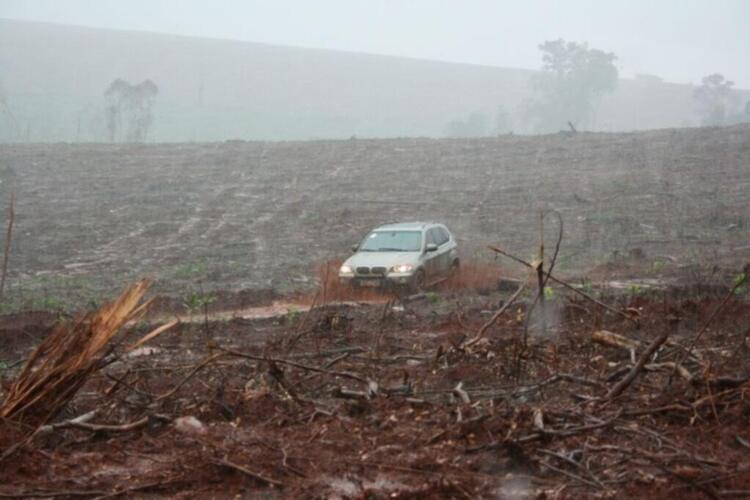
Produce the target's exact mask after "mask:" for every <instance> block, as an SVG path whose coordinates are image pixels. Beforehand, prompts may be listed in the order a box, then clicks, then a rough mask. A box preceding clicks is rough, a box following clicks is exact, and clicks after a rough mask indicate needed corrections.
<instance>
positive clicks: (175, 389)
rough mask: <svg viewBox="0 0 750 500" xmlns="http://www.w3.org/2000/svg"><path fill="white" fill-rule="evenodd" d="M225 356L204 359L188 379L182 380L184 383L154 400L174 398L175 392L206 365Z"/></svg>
mask: <svg viewBox="0 0 750 500" xmlns="http://www.w3.org/2000/svg"><path fill="white" fill-rule="evenodd" d="M223 355H224V353H219V354H214V355H213V356H209V357H208V358H206V359H204V360H203V362H201V363H200V364H198V365H197V366H196V367H195V368H193V369H192V370H191V371H190V373H188V375H187V377H185V378H184V379H182V381H181V382H180V383H179V384H177V385H176V386H174V387H173V388H172V389H171V390H169V391H167V392H165V393H164V394H162V395H161V396H157V397H156V398H154V402H157V401H162V400H164V399H167V398H168V397H170V396H172V395H173V394H174V393H175V392H177V391H178V390H179V389H180V387H182V386H183V385H185V384H186V383H187V382H188V380H190V379H191V378H193V376H194V375H195V374H196V373H198V372H199V371H200V370H201V369H202V368H204V367H205V366H206V365H208V364H209V363H211V362H212V361H214V360H216V359H218V358H220V357H221V356H223Z"/></svg>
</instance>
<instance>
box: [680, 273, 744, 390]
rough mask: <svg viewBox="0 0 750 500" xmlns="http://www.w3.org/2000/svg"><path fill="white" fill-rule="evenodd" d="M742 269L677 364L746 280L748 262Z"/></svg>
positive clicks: (690, 352) (692, 347) (681, 361)
mask: <svg viewBox="0 0 750 500" xmlns="http://www.w3.org/2000/svg"><path fill="white" fill-rule="evenodd" d="M742 271H743V274H742V279H740V280H738V281H737V282H736V283H735V284H734V286H733V287H732V289H731V290H729V292H728V293H727V294H726V296H725V297H724V300H722V301H721V304H719V306H718V307H717V308H716V309H714V312H712V313H711V316H709V317H708V319H707V320H706V322H705V323H703V326H702V327H701V329H700V330H698V333H696V334H695V336H694V337H693V340H692V341H691V342H690V346H689V347H688V348H687V350H686V351H685V354H684V355H683V356H682V358H681V359H680V361H679V362H678V363H677V365H681V364H682V363H684V362H685V360H686V359H687V358H688V357H689V356H690V355H692V353H693V349H694V348H695V344H696V343H697V342H698V341H699V340H700V338H701V337H702V336H703V334H704V333H705V332H706V330H707V329H708V326H709V325H710V324H711V323H712V322H713V320H714V319H716V316H718V315H719V313H720V312H721V310H722V309H724V306H726V305H727V302H729V299H731V298H732V297H733V296H734V294H735V293H736V292H737V290H738V289H739V288H740V287H741V286H743V285H744V284H745V283H746V282H747V280H748V274H750V264H745V267H744V269H743V270H742ZM677 365H676V366H675V369H674V371H673V372H672V375H671V376H670V377H669V378H670V381H671V379H672V377H674V374H675V373H676V372H677Z"/></svg>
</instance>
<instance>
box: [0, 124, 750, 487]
mask: <svg viewBox="0 0 750 500" xmlns="http://www.w3.org/2000/svg"><path fill="white" fill-rule="evenodd" d="M0 152H2V155H1V156H0V162H2V167H3V170H2V172H0V176H2V183H1V184H0V191H2V194H3V195H4V196H7V195H8V194H9V192H10V191H11V190H12V191H14V192H15V193H16V196H17V200H18V203H17V207H16V213H17V217H16V221H15V222H16V225H15V233H14V234H15V236H14V238H13V240H12V254H11V260H10V267H9V281H8V283H7V290H6V297H5V300H4V302H3V307H5V308H6V311H7V310H11V311H13V312H12V313H10V314H3V315H0V377H2V380H3V385H2V389H0V400H2V398H3V397H4V395H5V394H6V392H7V386H8V384H9V383H10V382H11V381H12V380H13V379H14V377H16V376H17V375H18V373H19V371H20V369H21V367H22V366H23V361H24V359H25V358H26V357H27V356H28V355H29V354H30V353H31V352H32V350H33V349H34V347H35V346H36V345H38V344H39V342H40V341H41V339H43V338H44V337H45V336H46V335H47V334H48V333H49V331H50V329H51V328H52V327H53V325H55V324H58V323H59V322H62V321H66V320H70V319H71V318H72V317H74V315H75V313H74V312H73V311H74V310H75V309H76V308H80V307H86V306H88V307H94V306H96V305H97V304H100V303H101V302H102V301H103V300H106V298H107V297H111V296H112V294H113V293H114V292H115V291H117V290H118V289H120V288H122V287H123V286H124V284H126V283H128V282H129V281H130V280H132V279H135V278H136V277H141V276H143V275H152V276H153V277H154V278H155V279H156V282H155V285H154V288H153V291H152V295H153V296H156V297H157V300H156V302H155V303H154V306H153V308H152V311H151V313H150V315H149V316H147V317H146V319H145V320H144V321H142V322H140V323H138V324H135V325H130V326H129V327H128V329H127V332H125V334H124V335H125V337H124V338H121V339H120V341H121V342H120V343H119V344H118V347H117V348H116V349H115V351H114V352H115V354H116V355H117V357H116V358H115V359H114V362H113V363H111V364H109V365H107V366H106V367H105V368H103V369H102V370H100V371H98V372H97V373H95V374H94V375H93V376H92V377H91V378H90V379H89V380H88V381H87V383H86V385H85V386H84V387H83V388H82V389H81V390H80V391H79V392H78V393H77V394H76V396H75V398H74V399H73V400H72V402H71V404H69V405H67V406H66V407H65V409H64V411H63V412H62V413H60V414H58V415H55V417H54V419H52V421H51V423H54V424H56V425H55V426H53V427H52V428H50V429H48V430H47V431H46V432H44V433H41V434H37V435H36V436H35V437H34V438H33V439H29V440H25V441H24V440H23V438H24V436H28V435H29V433H30V432H31V431H33V429H29V428H28V426H27V425H26V424H24V422H17V421H13V420H3V421H1V422H0V457H1V458H0V496H2V497H40V498H49V497H59V498H82V497H84V498H85V497H100V498H107V497H120V496H138V497H141V496H167V497H173V498H196V497H211V496H213V497H218V498H226V497H229V496H233V497H236V496H239V497H241V498H242V497H248V498H256V497H259V496H260V497H265V498H298V497H317V498H385V497H389V498H413V497H440V498H443V497H449V498H476V497H480V498H497V497H499V498H534V497H543V498H580V497H619V498H631V497H664V498H667V497H675V496H680V497H684V498H724V497H727V498H731V497H743V496H750V484H749V483H750V458H748V457H749V456H750V455H749V454H750V433H748V429H749V428H750V426H749V425H748V424H749V423H750V422H748V419H749V418H750V406H748V403H747V398H746V394H747V391H748V389H750V365H748V359H750V341H749V340H748V336H749V335H750V322H749V320H750V314H749V313H750V303H748V295H747V286H746V284H742V282H741V279H742V276H743V273H742V268H743V266H744V265H745V263H746V262H747V261H750V245H748V241H747V230H748V217H749V216H750V207H749V206H748V203H750V202H749V201H748V200H749V198H748V197H747V196H746V192H747V191H748V187H750V175H748V163H747V158H749V157H750V128H747V127H733V128H726V129H696V130H665V131H654V132H644V133H636V134H616V135H615V134H578V135H574V136H569V135H556V136H548V137H541V138H525V137H500V138H493V139H478V140H427V139H399V140H382V141H369V140H361V139H353V140H351V141H332V142H325V141H320V142H312V143H245V142H228V143H222V144H183V145H143V146H120V145H117V146H107V145H76V146H72V145H64V144H57V145H31V146H2V147H1V149H0ZM438 172H439V173H438ZM540 209H556V210H558V211H559V213H560V214H561V215H562V216H563V219H564V221H565V231H564V238H563V243H562V247H561V251H560V257H559V259H558V260H557V262H556V267H555V269H556V271H555V273H556V274H557V273H559V274H560V276H563V277H564V278H565V279H566V280H567V281H569V282H570V283H571V284H572V285H574V287H575V288H576V289H577V290H579V291H581V292H583V293H585V294H587V295H589V296H590V297H592V298H594V299H596V300H597V301H599V302H600V303H601V304H596V303H594V302H592V301H590V300H588V299H586V298H583V297H582V296H581V295H579V294H577V293H576V292H573V291H571V290H569V289H566V288H564V287H561V286H559V285H557V284H555V283H548V288H547V289H545V290H544V292H543V296H544V297H545V311H546V313H545V314H544V315H542V314H541V313H540V311H541V306H540V305H538V304H536V305H535V303H537V291H536V290H537V289H536V281H535V279H536V278H535V277H533V276H532V277H530V276H529V274H528V270H526V269H525V268H523V267H522V266H519V265H518V264H517V263H514V262H513V261H511V260H509V259H507V258H505V257H499V258H496V256H495V254H494V253H492V252H490V251H489V250H487V248H486V245H487V244H490V243H494V244H499V245H500V246H502V247H503V248H505V249H508V250H510V251H511V252H513V253H515V254H517V255H518V256H520V257H522V258H526V259H532V258H533V256H534V255H535V253H536V251H537V247H538V242H539V231H538V216H539V210H540ZM418 218H419V219H422V218H430V219H439V220H442V221H445V222H446V223H447V224H448V225H449V226H450V227H452V228H453V230H454V232H455V233H456V234H457V236H458V237H459V239H460V240H461V243H462V247H463V250H462V251H463V254H462V256H463V259H464V265H463V267H462V273H461V274H460V275H459V276H458V277H456V278H454V279H453V280H452V281H449V282H446V283H442V284H440V285H438V286H436V287H434V288H433V289H430V290H428V291H427V292H426V293H423V294H419V295H417V296H415V297H410V298H404V297H402V298H401V300H396V301H394V300H393V297H390V296H384V295H380V294H377V293H374V292H368V294H366V295H363V294H352V293H350V291H348V290H346V289H343V288H341V287H340V286H338V285H337V283H336V280H335V270H336V268H337V262H339V261H340V259H341V258H342V257H343V256H345V255H346V253H347V249H348V248H349V246H350V244H351V243H352V242H353V241H356V239H357V238H358V237H359V236H360V235H361V234H362V233H363V232H364V231H366V230H367V229H368V228H369V227H370V226H372V225H376V224H379V223H381V222H383V221H384V220H391V219H393V220H395V219H418ZM548 220H549V221H550V222H548V223H547V225H546V231H545V241H546V247H547V261H548V263H549V258H550V255H551V250H552V247H553V246H554V237H555V236H556V234H557V233H556V231H557V227H556V225H555V224H554V223H553V222H552V221H553V220H554V219H551V218H550V219H548ZM327 261H330V264H329V266H330V267H327V266H326V265H325V264H324V263H325V262H327ZM326 269H328V270H326ZM513 280H516V281H513ZM518 280H520V281H518ZM525 281H528V285H527V287H526V289H525V290H524V291H522V292H521V293H520V295H519V296H518V299H517V302H515V303H514V304H513V305H512V306H509V307H508V308H507V309H506V310H505V311H504V313H503V314H502V315H501V316H500V317H499V319H498V321H497V322H494V323H492V322H490V318H491V317H492V316H493V314H495V313H496V312H497V311H499V310H500V309H501V308H502V307H503V306H504V305H506V304H507V303H508V301H509V300H511V294H513V293H514V290H515V289H516V286H517V285H518V283H519V282H525ZM602 304H603V305H602ZM605 306H606V307H605ZM174 317H178V318H179V320H180V323H179V324H178V325H177V326H176V327H174V328H173V329H172V330H169V331H167V332H166V333H164V334H162V335H161V336H159V337H157V338H156V339H154V340H153V341H151V342H149V343H148V344H146V345H145V346H144V347H143V348H140V349H138V350H136V351H134V352H132V353H130V354H127V355H126V354H125V352H124V350H123V348H122V346H123V345H127V344H128V343H129V342H130V340H132V339H135V338H139V337H140V336H141V335H143V333H144V332H146V331H148V330H151V329H152V328H153V327H154V326H155V325H159V324H163V323H165V322H167V321H170V320H171V319H173V318H174ZM542 319H544V322H543V321H542ZM480 331H483V333H482V335H481V337H475V336H476V335H477V334H478V332H480ZM602 331H606V332H610V333H612V334H617V335H621V336H623V337H625V341H626V343H627V344H628V345H629V346H630V347H627V348H624V347H615V346H612V345H605V344H602V343H601V340H599V341H596V340H595V339H597V338H600V337H597V335H601V334H596V335H595V332H602ZM605 336H606V335H605ZM665 336H666V337H665ZM652 345H653V348H654V351H653V353H652V354H650V355H648V356H646V355H645V354H644V353H646V352H647V351H648V349H649V347H650V346H652ZM92 411H95V413H94V414H91V413H90V412H92ZM81 415H88V417H87V418H88V420H86V421H84V422H80V421H74V420H72V419H75V418H76V417H79V416H81ZM19 443H23V445H22V446H18V447H14V445H16V444H19ZM10 451H12V453H10Z"/></svg>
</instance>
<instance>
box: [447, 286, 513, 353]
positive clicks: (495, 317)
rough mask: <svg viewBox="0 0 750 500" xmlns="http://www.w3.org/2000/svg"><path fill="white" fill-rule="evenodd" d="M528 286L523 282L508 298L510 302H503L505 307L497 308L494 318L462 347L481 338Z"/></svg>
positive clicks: (468, 345) (472, 343)
mask: <svg viewBox="0 0 750 500" xmlns="http://www.w3.org/2000/svg"><path fill="white" fill-rule="evenodd" d="M524 288H526V283H521V286H519V287H518V289H517V290H516V292H515V293H514V294H513V295H512V296H511V297H510V298H509V299H508V302H506V303H505V304H503V307H501V308H500V309H498V310H497V312H496V313H495V314H493V315H492V318H490V319H489V321H487V322H486V323H485V324H484V325H482V327H481V328H480V329H479V331H478V332H477V333H476V335H474V336H473V337H472V338H471V339H469V340H467V341H466V342H464V344H463V345H462V346H461V347H462V348H464V349H466V348H467V347H471V346H473V345H474V344H476V343H477V342H479V340H481V338H482V337H484V334H485V332H486V331H487V330H488V329H489V328H490V327H491V326H492V325H494V324H495V322H496V321H497V320H498V318H500V316H502V315H503V313H504V312H505V311H507V310H508V308H509V307H510V306H512V305H513V303H514V302H515V301H516V299H517V298H518V296H519V295H521V292H523V289H524Z"/></svg>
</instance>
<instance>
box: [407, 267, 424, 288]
mask: <svg viewBox="0 0 750 500" xmlns="http://www.w3.org/2000/svg"><path fill="white" fill-rule="evenodd" d="M424 283H425V279H424V271H423V270H421V269H420V270H419V271H417V274H415V275H414V278H413V279H412V282H411V287H410V288H411V290H410V291H411V292H412V293H419V292H421V291H422V290H424Z"/></svg>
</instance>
